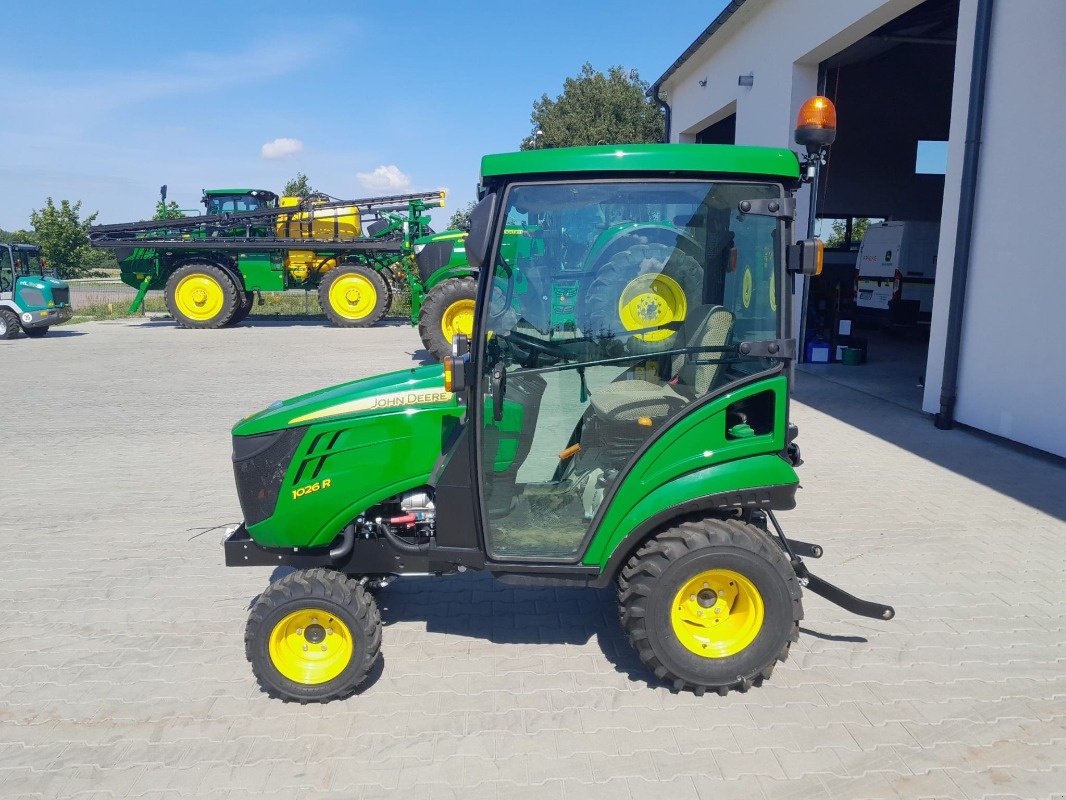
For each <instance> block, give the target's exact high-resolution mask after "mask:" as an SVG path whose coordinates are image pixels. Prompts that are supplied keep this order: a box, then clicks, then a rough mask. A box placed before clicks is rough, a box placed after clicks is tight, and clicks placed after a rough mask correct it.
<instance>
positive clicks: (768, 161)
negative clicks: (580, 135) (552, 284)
mask: <svg viewBox="0 0 1066 800" xmlns="http://www.w3.org/2000/svg"><path fill="white" fill-rule="evenodd" d="M567 172H600V173H603V172H616V173H617V172H654V173H660V174H661V173H669V172H685V173H693V172H703V173H711V174H715V173H716V174H729V175H753V176H760V177H767V178H777V179H782V180H787V181H794V180H799V176H800V171H799V159H798V158H797V156H796V154H795V153H793V152H792V151H791V150H788V149H787V148H783V147H782V148H778V147H746V146H738V145H723V144H620V145H605V146H603V145H601V146H596V147H558V148H549V149H546V150H525V151H523V152H520V153H499V154H497V155H488V156H485V157H484V158H482V159H481V177H482V180H483V181H484V180H485V179H492V178H499V177H503V176H511V175H558V174H559V173H567Z"/></svg>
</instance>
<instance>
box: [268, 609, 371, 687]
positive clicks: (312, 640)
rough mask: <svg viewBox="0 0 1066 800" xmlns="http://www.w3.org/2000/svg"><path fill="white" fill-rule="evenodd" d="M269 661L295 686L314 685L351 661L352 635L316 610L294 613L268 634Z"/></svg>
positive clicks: (335, 618)
mask: <svg viewBox="0 0 1066 800" xmlns="http://www.w3.org/2000/svg"><path fill="white" fill-rule="evenodd" d="M269 648H270V661H271V663H273V664H274V666H275V667H276V668H277V670H278V672H280V673H281V674H282V675H284V676H285V677H286V678H288V679H289V680H290V681H293V682H295V683H302V684H305V685H307V686H315V685H317V684H320V683H325V682H326V681H331V680H333V679H334V678H336V677H337V676H338V675H340V674H341V673H342V672H344V668H345V667H347V666H348V664H349V662H351V660H352V653H353V651H354V647H353V645H352V633H351V631H350V630H348V626H347V625H345V624H344V623H343V622H342V621H341V620H339V619H338V618H337V617H335V616H333V615H332V614H330V613H329V612H328V611H323V610H322V609H320V608H304V609H301V610H299V611H294V612H292V613H291V614H289V615H288V616H286V617H285V618H284V619H282V620H281V621H280V622H279V623H278V624H277V625H275V626H274V630H272V631H271V632H270V643H269Z"/></svg>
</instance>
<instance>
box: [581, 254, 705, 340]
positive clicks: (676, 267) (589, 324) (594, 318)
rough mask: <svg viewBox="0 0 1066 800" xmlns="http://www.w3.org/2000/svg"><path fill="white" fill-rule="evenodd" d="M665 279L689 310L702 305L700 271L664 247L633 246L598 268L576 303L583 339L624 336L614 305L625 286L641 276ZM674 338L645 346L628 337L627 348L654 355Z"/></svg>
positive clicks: (689, 259) (692, 261) (690, 260)
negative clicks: (678, 290) (677, 289)
mask: <svg viewBox="0 0 1066 800" xmlns="http://www.w3.org/2000/svg"><path fill="white" fill-rule="evenodd" d="M648 273H650V274H658V273H661V274H663V275H667V276H669V277H670V278H672V279H673V280H674V281H676V282H677V283H678V285H679V286H680V287H681V290H682V291H683V292H684V294H685V300H686V305H687V306H688V307H689V308H692V307H693V306H696V305H699V304H700V303H702V302H703V299H702V293H703V286H702V276H703V270H702V269H701V268H700V265H699V262H698V261H696V259H695V258H693V257H692V256H691V255H689V254H688V253H686V252H684V251H683V250H678V249H676V248H674V247H670V246H668V245H665V244H658V243H651V244H633V245H631V246H629V247H627V248H626V249H625V250H621V251H619V252H617V253H615V254H614V255H613V256H611V257H610V258H609V259H608V260H607V261H605V262H603V263H602V264H600V265H599V266H598V267H597V268H596V270H595V274H594V277H593V279H592V281H591V282H590V283H589V286H588V290H587V291H585V292H584V293H583V294H582V295H581V297H580V300H579V306H578V315H577V318H578V324H579V325H580V326H581V328H582V330H583V331H584V332H585V333H586V335H590V336H602V337H608V338H611V337H616V336H625V335H626V328H625V325H623V323H622V320H621V318H620V317H619V315H618V302H619V298H621V297H622V292H623V291H624V290H625V288H626V286H628V285H629V283H630V282H631V281H632V280H634V279H635V278H637V277H638V276H639V275H643V274H648ZM675 338H676V337H675V336H670V337H667V338H665V339H662V340H659V341H657V342H645V341H642V340H640V339H638V338H636V337H635V336H634V337H629V338H628V341H627V344H628V347H629V349H630V350H631V351H634V352H641V353H643V352H655V351H657V350H664V349H668V348H669V347H670V346H672V343H673V340H674V339H675Z"/></svg>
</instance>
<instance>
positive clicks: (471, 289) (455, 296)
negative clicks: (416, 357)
mask: <svg viewBox="0 0 1066 800" xmlns="http://www.w3.org/2000/svg"><path fill="white" fill-rule="evenodd" d="M476 298H477V281H476V280H474V279H473V278H449V279H448V280H446V281H441V282H440V283H438V284H437V285H436V286H434V287H433V288H432V289H431V290H430V292H429V294H428V295H426V299H425V302H424V303H422V310H421V311H420V312H419V314H418V335H419V336H420V337H422V344H423V345H424V346H425V348H426V350H428V351H429V354H430V355H431V356H433V358H435V359H436V360H437V361H443V360H444V359H445V357H447V356H450V355H451V354H452V337H453V336H455V334H457V333H464V334H466V335H467V336H471V335H472V334H473V333H474V312H475V302H476Z"/></svg>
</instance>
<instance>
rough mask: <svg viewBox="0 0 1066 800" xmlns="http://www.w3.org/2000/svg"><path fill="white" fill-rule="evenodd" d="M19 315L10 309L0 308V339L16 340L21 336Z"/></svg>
mask: <svg viewBox="0 0 1066 800" xmlns="http://www.w3.org/2000/svg"><path fill="white" fill-rule="evenodd" d="M20 327H21V326H20V325H19V318H18V314H16V313H15V312H14V311H12V310H11V309H9V308H0V339H14V338H15V337H16V336H18V335H19V328H20Z"/></svg>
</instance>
